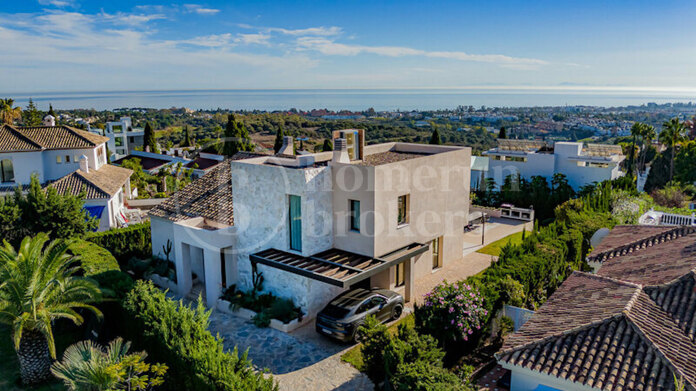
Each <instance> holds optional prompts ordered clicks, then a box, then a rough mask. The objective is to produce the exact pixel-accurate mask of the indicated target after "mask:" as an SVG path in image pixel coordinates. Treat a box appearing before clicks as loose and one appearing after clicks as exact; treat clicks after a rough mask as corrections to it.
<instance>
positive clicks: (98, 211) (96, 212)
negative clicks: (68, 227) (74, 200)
mask: <svg viewBox="0 0 696 391" xmlns="http://www.w3.org/2000/svg"><path fill="white" fill-rule="evenodd" d="M105 207H106V206H104V205H100V206H83V207H82V208H83V209H84V210H86V211H87V213H89V215H90V216H92V217H94V218H95V219H97V220H99V219H101V215H102V212H104V208H105Z"/></svg>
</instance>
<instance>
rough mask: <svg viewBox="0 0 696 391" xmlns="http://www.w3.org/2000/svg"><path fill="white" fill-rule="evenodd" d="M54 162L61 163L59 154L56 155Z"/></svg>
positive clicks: (61, 159)
mask: <svg viewBox="0 0 696 391" xmlns="http://www.w3.org/2000/svg"><path fill="white" fill-rule="evenodd" d="M56 163H58V164H60V163H63V158H62V157H60V155H58V156H56Z"/></svg>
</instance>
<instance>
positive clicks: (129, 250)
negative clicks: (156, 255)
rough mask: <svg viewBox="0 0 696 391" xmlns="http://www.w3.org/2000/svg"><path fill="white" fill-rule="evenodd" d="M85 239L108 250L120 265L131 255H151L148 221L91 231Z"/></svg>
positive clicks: (145, 256) (142, 256)
mask: <svg viewBox="0 0 696 391" xmlns="http://www.w3.org/2000/svg"><path fill="white" fill-rule="evenodd" d="M85 239H86V240H88V241H90V242H92V243H96V244H98V245H100V246H101V247H104V248H105V249H107V250H109V251H110V252H111V254H113V256H114V257H116V259H117V260H118V262H119V264H121V265H125V264H126V263H127V262H128V260H130V259H131V258H133V257H136V258H140V259H145V258H149V257H151V256H152V242H151V241H150V222H145V223H141V224H134V225H130V226H128V227H125V228H116V229H111V230H108V231H104V232H92V233H89V234H87V236H86V237H85Z"/></svg>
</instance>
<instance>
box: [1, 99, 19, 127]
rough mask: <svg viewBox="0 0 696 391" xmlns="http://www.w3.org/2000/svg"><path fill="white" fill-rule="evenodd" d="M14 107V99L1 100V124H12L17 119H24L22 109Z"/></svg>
mask: <svg viewBox="0 0 696 391" xmlns="http://www.w3.org/2000/svg"><path fill="white" fill-rule="evenodd" d="M12 106H14V99H10V98H6V99H0V122H4V123H7V124H10V125H11V124H12V123H13V122H14V121H15V120H16V119H20V118H22V108H21V107H19V106H18V107H12Z"/></svg>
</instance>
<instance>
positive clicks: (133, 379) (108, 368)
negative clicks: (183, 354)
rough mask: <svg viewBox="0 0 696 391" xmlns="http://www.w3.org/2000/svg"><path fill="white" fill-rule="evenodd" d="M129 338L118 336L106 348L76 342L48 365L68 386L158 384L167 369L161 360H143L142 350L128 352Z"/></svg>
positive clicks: (95, 390)
mask: <svg viewBox="0 0 696 391" xmlns="http://www.w3.org/2000/svg"><path fill="white" fill-rule="evenodd" d="M129 349H130V342H124V341H123V339H121V338H116V339H115V340H113V341H111V342H110V343H109V345H108V346H107V347H106V348H102V347H101V346H99V345H97V344H95V343H94V342H92V341H82V342H78V343H76V344H74V345H72V346H70V347H68V348H67V349H65V353H64V354H63V360H62V361H59V362H56V363H54V364H53V366H52V367H51V373H53V375H54V376H55V377H57V378H58V379H60V380H62V381H63V383H64V384H65V386H66V387H67V388H68V390H80V391H101V390H131V389H137V390H146V389H151V388H153V387H156V386H158V385H160V384H162V381H163V380H162V377H163V375H164V373H165V372H166V371H167V366H166V365H163V364H153V365H150V364H147V363H145V358H146V357H147V354H146V353H145V352H138V353H131V354H128V350H129Z"/></svg>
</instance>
